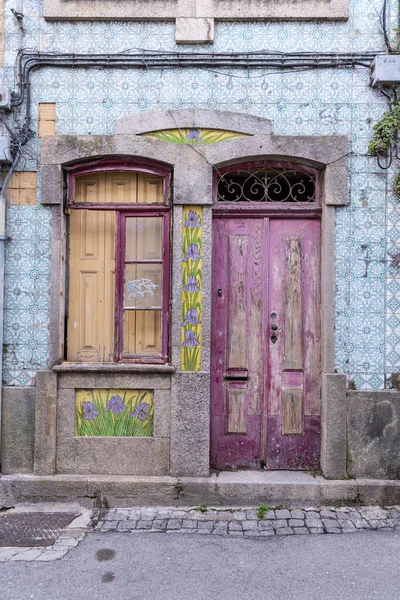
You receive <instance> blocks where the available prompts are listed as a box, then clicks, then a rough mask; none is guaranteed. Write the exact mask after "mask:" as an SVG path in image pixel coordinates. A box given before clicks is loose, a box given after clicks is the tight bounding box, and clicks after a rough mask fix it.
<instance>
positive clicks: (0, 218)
mask: <svg viewBox="0 0 400 600" xmlns="http://www.w3.org/2000/svg"><path fill="white" fill-rule="evenodd" d="M19 157H20V153H19V152H17V154H16V155H15V158H14V160H13V162H12V164H11V167H10V169H9V171H8V173H7V175H6V178H5V179H4V183H3V185H2V188H1V192H0V377H1V379H0V466H1V437H2V436H1V422H2V421H1V417H2V399H3V387H2V384H3V338H4V335H3V327H4V271H5V243H6V240H7V239H8V238H7V236H6V235H5V229H6V197H5V192H6V188H7V185H8V182H9V181H10V177H11V175H12V174H13V172H14V169H15V167H16V166H17V162H18V160H19Z"/></svg>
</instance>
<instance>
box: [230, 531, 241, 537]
mask: <svg viewBox="0 0 400 600" xmlns="http://www.w3.org/2000/svg"><path fill="white" fill-rule="evenodd" d="M243 535H244V534H243V531H229V537H243Z"/></svg>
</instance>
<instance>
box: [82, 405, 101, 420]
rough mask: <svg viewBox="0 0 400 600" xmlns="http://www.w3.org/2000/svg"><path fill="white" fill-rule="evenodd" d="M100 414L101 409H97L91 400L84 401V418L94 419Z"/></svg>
mask: <svg viewBox="0 0 400 600" xmlns="http://www.w3.org/2000/svg"><path fill="white" fill-rule="evenodd" d="M98 414H100V413H99V411H98V410H96V409H95V407H94V405H93V404H92V403H91V402H84V403H83V418H84V419H85V421H93V419H95V418H96V417H97V415H98Z"/></svg>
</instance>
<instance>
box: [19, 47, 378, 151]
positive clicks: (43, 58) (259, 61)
mask: <svg viewBox="0 0 400 600" xmlns="http://www.w3.org/2000/svg"><path fill="white" fill-rule="evenodd" d="M379 53H381V51H379V52H359V53H357V52H347V53H340V54H338V53H332V52H326V53H321V54H316V53H312V52H296V53H279V52H267V51H259V52H248V53H244V52H237V53H227V52H220V53H211V52H198V53H196V52H184V53H180V52H155V51H152V50H150V51H139V52H138V51H136V52H130V51H126V52H120V53H117V54H92V55H91V54H71V53H67V54H64V53H50V52H46V53H40V52H27V51H25V50H21V51H20V52H19V53H18V55H17V61H16V68H17V72H18V79H19V83H18V92H17V93H15V94H14V95H13V100H12V104H13V106H15V107H17V106H21V105H22V104H23V103H24V100H25V99H26V116H25V140H23V142H22V144H24V143H26V142H27V141H28V140H29V138H30V137H31V135H32V133H31V131H30V122H31V94H30V89H31V73H32V71H33V70H34V69H38V68H42V67H56V68H86V67H93V68H102V69H110V68H114V69H138V68H141V69H143V68H145V69H157V68H158V69H164V68H200V69H209V70H215V69H218V68H229V69H232V68H235V69H263V68H264V69H266V68H268V69H277V70H280V69H282V70H290V69H298V70H307V69H332V68H339V69H340V68H354V67H357V66H360V67H366V68H370V66H371V64H372V61H373V59H374V58H375V56H376V55H377V54H379ZM225 74H226V75H229V74H227V73H225Z"/></svg>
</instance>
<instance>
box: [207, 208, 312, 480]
mask: <svg viewBox="0 0 400 600" xmlns="http://www.w3.org/2000/svg"><path fill="white" fill-rule="evenodd" d="M213 236H214V237H213V243H214V246H213V247H214V260H213V284H212V286H213V287H212V294H213V296H212V297H213V308H214V310H213V317H212V338H213V342H212V384H211V385H212V387H211V395H212V399H211V415H212V419H211V464H212V466H214V467H216V468H220V469H236V468H257V467H259V466H260V465H264V464H265V465H266V466H267V467H268V468H272V469H307V468H315V467H316V466H318V463H319V431H320V419H319V414H320V324H319V305H320V283H319V282H320V223H319V221H317V220H311V219H310V220H307V219H300V220H294V219H268V218H248V219H237V218H231V219H228V218H216V219H215V220H214V225H213Z"/></svg>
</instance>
